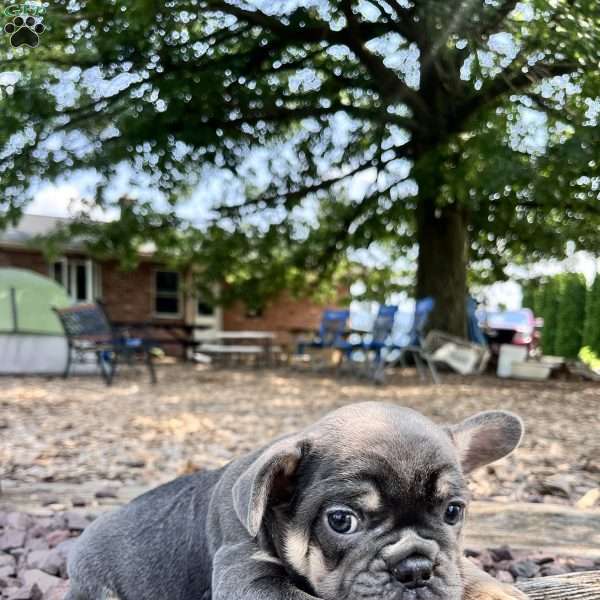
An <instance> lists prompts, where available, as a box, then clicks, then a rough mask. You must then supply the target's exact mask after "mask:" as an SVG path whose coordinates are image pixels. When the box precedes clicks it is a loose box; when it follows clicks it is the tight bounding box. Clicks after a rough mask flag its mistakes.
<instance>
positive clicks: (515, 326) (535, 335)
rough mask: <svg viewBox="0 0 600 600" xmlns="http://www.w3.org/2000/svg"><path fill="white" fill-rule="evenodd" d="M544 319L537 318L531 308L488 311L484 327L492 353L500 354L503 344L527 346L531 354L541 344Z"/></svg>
mask: <svg viewBox="0 0 600 600" xmlns="http://www.w3.org/2000/svg"><path fill="white" fill-rule="evenodd" d="M543 325H544V321H543V319H536V318H535V316H534V314H533V312H532V311H531V310H530V309H529V308H522V309H520V310H507V311H504V312H497V313H487V315H486V317H485V321H484V323H483V326H482V329H483V333H484V335H485V338H486V340H487V342H488V344H489V346H490V350H491V351H492V354H495V355H498V353H499V352H500V346H501V344H514V345H516V346H527V351H528V353H529V354H530V355H532V354H535V353H536V352H537V350H538V348H539V345H540V338H541V335H540V329H541V328H542V327H543Z"/></svg>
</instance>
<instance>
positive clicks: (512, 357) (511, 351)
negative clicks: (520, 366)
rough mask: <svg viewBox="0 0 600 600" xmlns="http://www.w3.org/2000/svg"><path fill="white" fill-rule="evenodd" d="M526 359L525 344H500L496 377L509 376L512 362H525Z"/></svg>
mask: <svg viewBox="0 0 600 600" xmlns="http://www.w3.org/2000/svg"><path fill="white" fill-rule="evenodd" d="M525 360H527V346H516V345H515V344H502V345H501V346H500V354H499V355H498V369H497V370H496V375H498V377H510V376H511V374H512V364H513V362H525Z"/></svg>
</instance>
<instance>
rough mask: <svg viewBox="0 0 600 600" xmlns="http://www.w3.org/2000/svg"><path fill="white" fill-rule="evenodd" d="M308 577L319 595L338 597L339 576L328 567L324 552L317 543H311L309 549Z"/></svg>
mask: <svg viewBox="0 0 600 600" xmlns="http://www.w3.org/2000/svg"><path fill="white" fill-rule="evenodd" d="M306 578H307V579H308V581H310V584H311V585H312V586H313V588H314V589H315V591H316V592H317V595H318V596H320V597H322V598H334V597H336V594H337V584H338V581H337V577H335V574H334V573H332V572H331V571H329V569H327V565H326V563H325V557H324V556H323V552H321V548H319V546H317V545H316V544H311V545H310V548H309V549H308V573H307V574H306Z"/></svg>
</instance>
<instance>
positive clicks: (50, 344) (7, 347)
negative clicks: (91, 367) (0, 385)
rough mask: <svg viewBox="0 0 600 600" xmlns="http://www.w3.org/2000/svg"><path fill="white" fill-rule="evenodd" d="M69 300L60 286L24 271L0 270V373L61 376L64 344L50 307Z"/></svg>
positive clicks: (60, 328)
mask: <svg viewBox="0 0 600 600" xmlns="http://www.w3.org/2000/svg"><path fill="white" fill-rule="evenodd" d="M70 304H71V300H70V299H69V296H68V295H67V292H66V291H65V290H64V288H62V287H61V286H60V285H58V284H57V283H55V282H54V281H52V280H51V279H49V278H48V277H44V276H42V275H38V274H37V273H34V272H33V271H27V270H25V269H10V268H9V269H0V373H4V374H7V373H11V374H28V373H44V374H51V373H61V372H62V371H63V369H64V366H65V363H66V360H67V358H66V357H67V344H66V340H65V338H64V334H63V330H62V326H61V324H60V321H59V320H58V317H57V316H56V315H55V313H54V311H53V310H52V308H53V307H57V308H63V307H65V306H69V305H70Z"/></svg>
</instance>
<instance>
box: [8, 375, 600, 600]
mask: <svg viewBox="0 0 600 600" xmlns="http://www.w3.org/2000/svg"><path fill="white" fill-rule="evenodd" d="M363 400H383V401H388V402H394V403H398V404H402V405H405V406H410V407H412V408H414V409H417V410H419V411H421V412H423V413H425V414H427V415H429V416H430V417H432V418H433V419H434V420H436V421H438V422H452V421H457V420H460V419H462V418H464V417H466V416H468V415H470V414H473V413H475V412H477V411H480V410H487V409H493V408H503V409H507V410H512V411H514V412H516V413H518V414H519V415H521V417H522V418H523V419H524V421H525V423H526V427H527V435H526V437H525V441H524V443H523V445H522V447H521V448H520V449H519V450H517V452H515V453H514V454H513V455H512V456H510V457H509V458H508V459H506V460H504V461H502V462H500V463H498V464H496V465H494V466H492V467H488V468H486V469H481V470H480V471H479V472H477V473H475V476H474V478H473V483H472V488H473V492H474V497H475V499H483V500H494V501H497V502H511V501H526V502H527V501H528V502H549V503H551V504H553V505H554V504H557V503H558V504H570V505H575V506H577V507H579V508H584V507H593V506H598V505H600V436H599V433H598V431H599V427H598V423H599V420H598V403H599V401H600V386H598V385H594V384H591V383H584V382H564V381H549V382H545V383H524V382H515V381H500V380H498V379H496V378H493V377H478V378H472V379H465V378H461V377H457V376H446V377H445V378H444V383H443V384H442V385H439V386H434V385H423V384H421V383H420V382H419V381H418V380H417V379H416V378H415V377H414V374H411V373H410V371H409V372H408V374H406V375H400V374H398V375H395V376H394V377H392V378H390V379H389V380H388V384H387V385H386V386H384V387H374V386H372V385H370V384H367V383H363V382H361V381H358V380H355V379H352V378H349V377H347V376H343V377H340V378H334V377H328V376H322V375H315V374H312V373H306V372H298V371H291V370H285V369H280V370H273V371H242V370H240V371H211V370H210V369H206V368H203V367H193V366H189V365H188V366H182V365H178V366H169V367H163V368H161V369H160V370H159V383H158V385H156V386H150V385H149V384H148V383H147V382H146V377H145V373H141V374H137V375H136V374H135V373H124V374H123V376H121V377H120V378H119V379H117V381H116V382H115V384H114V385H113V386H112V387H111V388H106V387H105V386H104V384H103V383H102V382H101V381H100V380H99V379H96V378H73V379H70V380H68V381H64V380H62V379H44V378H3V379H1V380H0V479H1V480H2V481H3V482H4V484H5V486H6V487H7V488H9V487H10V488H12V489H13V490H14V489H15V488H19V486H25V487H24V488H23V489H27V486H32V485H33V486H35V485H36V484H37V485H40V484H44V485H46V488H45V489H48V488H50V489H51V490H56V491H58V490H60V489H61V486H62V488H63V489H66V488H68V489H69V490H73V485H71V484H84V483H85V485H75V488H76V489H79V490H83V489H84V488H86V489H89V487H90V485H91V486H92V488H93V489H97V490H98V491H97V492H96V498H95V500H94V502H97V501H99V500H98V499H99V498H102V497H107V498H109V499H110V498H111V497H113V496H114V493H113V492H114V490H115V489H118V488H120V487H121V486H128V485H129V486H134V485H135V486H146V485H150V484H156V483H159V482H162V481H165V480H168V479H171V478H173V477H175V476H177V475H179V474H182V473H186V472H190V471H192V470H195V469H198V468H210V467H215V466H219V465H221V464H223V463H225V462H227V461H228V460H230V459H231V458H234V457H235V456H237V455H240V454H242V453H244V452H247V451H249V450H251V449H252V448H255V447H256V446H258V445H261V444H263V443H264V442H266V441H268V440H270V439H271V438H273V437H275V436H278V435H280V434H282V433H286V432H289V431H293V430H296V429H298V428H300V427H302V426H304V425H306V424H308V423H310V422H312V421H314V420H315V419H317V418H318V417H320V416H321V415H322V414H324V413H326V412H327V411H329V410H331V409H333V408H336V407H338V406H341V405H343V404H347V403H350V402H357V401H363ZM53 484H59V485H53ZM127 489H132V488H131V487H130V488H127ZM51 495H52V494H51ZM86 503H87V501H86V500H83V499H81V498H79V499H76V498H75V497H73V496H72V495H71V496H69V497H68V498H67V497H64V498H63V497H61V496H60V494H59V495H58V496H57V497H54V498H46V500H45V501H44V500H43V499H41V500H40V506H39V508H37V509H36V510H35V511H34V513H35V514H25V513H24V512H4V513H2V512H0V598H3V599H7V600H61V599H62V598H63V596H64V594H65V591H66V589H67V588H68V581H67V580H65V579H64V578H65V577H66V573H65V561H66V557H67V554H68V551H69V549H70V548H71V547H72V545H73V543H74V541H75V538H76V537H77V536H78V535H79V534H80V533H81V530H82V529H84V528H85V526H86V525H87V523H88V522H89V521H90V520H91V519H93V517H94V515H93V514H92V513H90V512H88V510H89V509H91V508H92V506H91V505H89V508H87V507H86V506H87V504H86ZM42 505H43V506H42ZM65 506H67V507H68V506H74V507H75V508H74V509H73V510H71V512H69V511H68V510H67V512H61V511H64V510H65V509H64V507H65ZM77 507H80V508H77ZM467 553H468V555H470V556H471V557H472V559H473V560H474V561H475V562H477V563H479V564H480V565H481V566H482V567H483V568H485V569H486V570H487V571H488V572H490V573H491V574H492V575H493V576H495V577H497V578H498V579H500V580H502V581H507V582H511V581H514V580H520V579H526V578H530V577H538V576H544V575H551V574H557V573H564V572H570V571H579V570H589V569H598V568H599V567H600V561H597V560H591V559H586V558H581V557H579V558H569V557H566V556H558V555H557V554H556V553H550V554H548V553H544V554H541V553H532V552H531V551H528V552H523V551H518V550H514V549H511V548H507V547H502V548H490V549H488V550H481V549H479V550H468V551H467Z"/></svg>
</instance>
